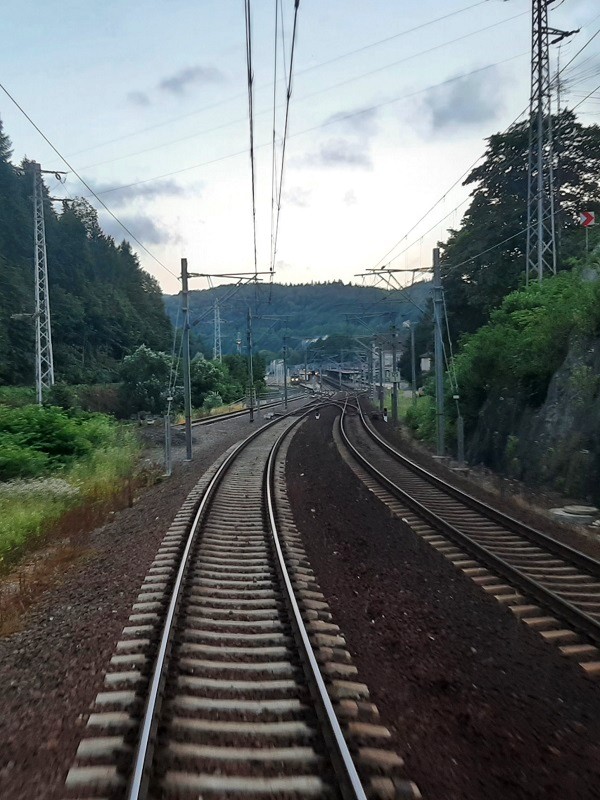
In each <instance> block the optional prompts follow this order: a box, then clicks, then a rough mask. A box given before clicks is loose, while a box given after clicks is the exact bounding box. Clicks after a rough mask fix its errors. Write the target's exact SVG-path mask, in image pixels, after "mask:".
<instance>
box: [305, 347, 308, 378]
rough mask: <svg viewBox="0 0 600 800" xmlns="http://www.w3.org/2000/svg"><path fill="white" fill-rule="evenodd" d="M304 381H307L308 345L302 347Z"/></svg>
mask: <svg viewBox="0 0 600 800" xmlns="http://www.w3.org/2000/svg"><path fill="white" fill-rule="evenodd" d="M304 383H308V347H305V348H304Z"/></svg>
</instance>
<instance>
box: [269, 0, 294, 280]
mask: <svg viewBox="0 0 600 800" xmlns="http://www.w3.org/2000/svg"><path fill="white" fill-rule="evenodd" d="M299 7H300V0H295V3H294V25H293V28H292V44H291V49H290V67H289V70H288V74H287V86H286V93H285V123H284V126H283V142H282V145H281V166H280V167H279V191H278V193H277V216H276V219H275V236H274V238H273V253H272V256H271V268H270V271H271V275H273V271H274V269H275V256H276V255H277V239H278V236H279V215H280V213H281V192H282V190H283V172H284V167H285V146H286V143H287V138H288V124H289V116H290V99H291V96H292V78H293V75H294V53H295V50H296V31H297V23H298V8H299Z"/></svg>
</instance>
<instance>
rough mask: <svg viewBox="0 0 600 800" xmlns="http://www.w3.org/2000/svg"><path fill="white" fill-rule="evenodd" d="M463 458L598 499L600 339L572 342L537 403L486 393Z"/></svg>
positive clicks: (518, 396) (507, 394)
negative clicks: (532, 404) (544, 396)
mask: <svg viewBox="0 0 600 800" xmlns="http://www.w3.org/2000/svg"><path fill="white" fill-rule="evenodd" d="M468 458H469V461H470V462H471V463H480V462H483V463H484V464H486V465H487V466H489V467H491V468H492V469H494V470H497V471H498V472H502V473H504V474H508V475H510V476H511V477H514V478H518V479H520V480H523V481H524V482H525V483H529V484H531V485H534V486H546V487H550V488H552V489H556V490H557V491H559V492H562V493H564V494H566V495H569V496H571V497H575V498H580V499H581V500H586V501H590V502H593V503H595V504H600V339H598V338H594V339H591V338H588V339H579V340H578V341H574V342H572V344H571V347H570V348H569V351H568V353H567V356H566V358H565V360H564V362H563V363H562V365H561V367H560V369H558V370H557V372H556V373H555V374H554V376H553V378H552V380H551V382H550V385H549V387H548V392H547V394H546V398H545V400H544V402H543V404H542V405H541V406H539V407H537V408H532V407H531V406H530V405H529V403H528V398H527V397H525V396H524V395H523V394H522V393H520V394H517V393H515V392H512V393H511V392H510V391H509V390H506V391H504V392H496V393H495V394H494V395H490V397H488V399H487V401H486V403H485V405H484V406H483V408H482V410H481V412H480V416H479V421H478V423H477V426H476V428H475V431H474V433H473V435H472V437H471V440H470V442H469V447H468Z"/></svg>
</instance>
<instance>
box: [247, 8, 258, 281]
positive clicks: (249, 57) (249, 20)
mask: <svg viewBox="0 0 600 800" xmlns="http://www.w3.org/2000/svg"><path fill="white" fill-rule="evenodd" d="M244 13H245V17H246V80H247V84H248V121H249V123H250V171H251V181H252V228H253V233H254V275H255V276H256V274H257V273H258V254H257V250H256V174H255V164H254V88H253V82H254V74H253V70H252V9H251V4H250V0H244Z"/></svg>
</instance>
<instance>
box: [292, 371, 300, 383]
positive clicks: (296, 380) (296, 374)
mask: <svg viewBox="0 0 600 800" xmlns="http://www.w3.org/2000/svg"><path fill="white" fill-rule="evenodd" d="M290 383H291V384H292V386H297V385H298V384H299V383H300V373H299V372H292V374H291V375H290Z"/></svg>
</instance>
